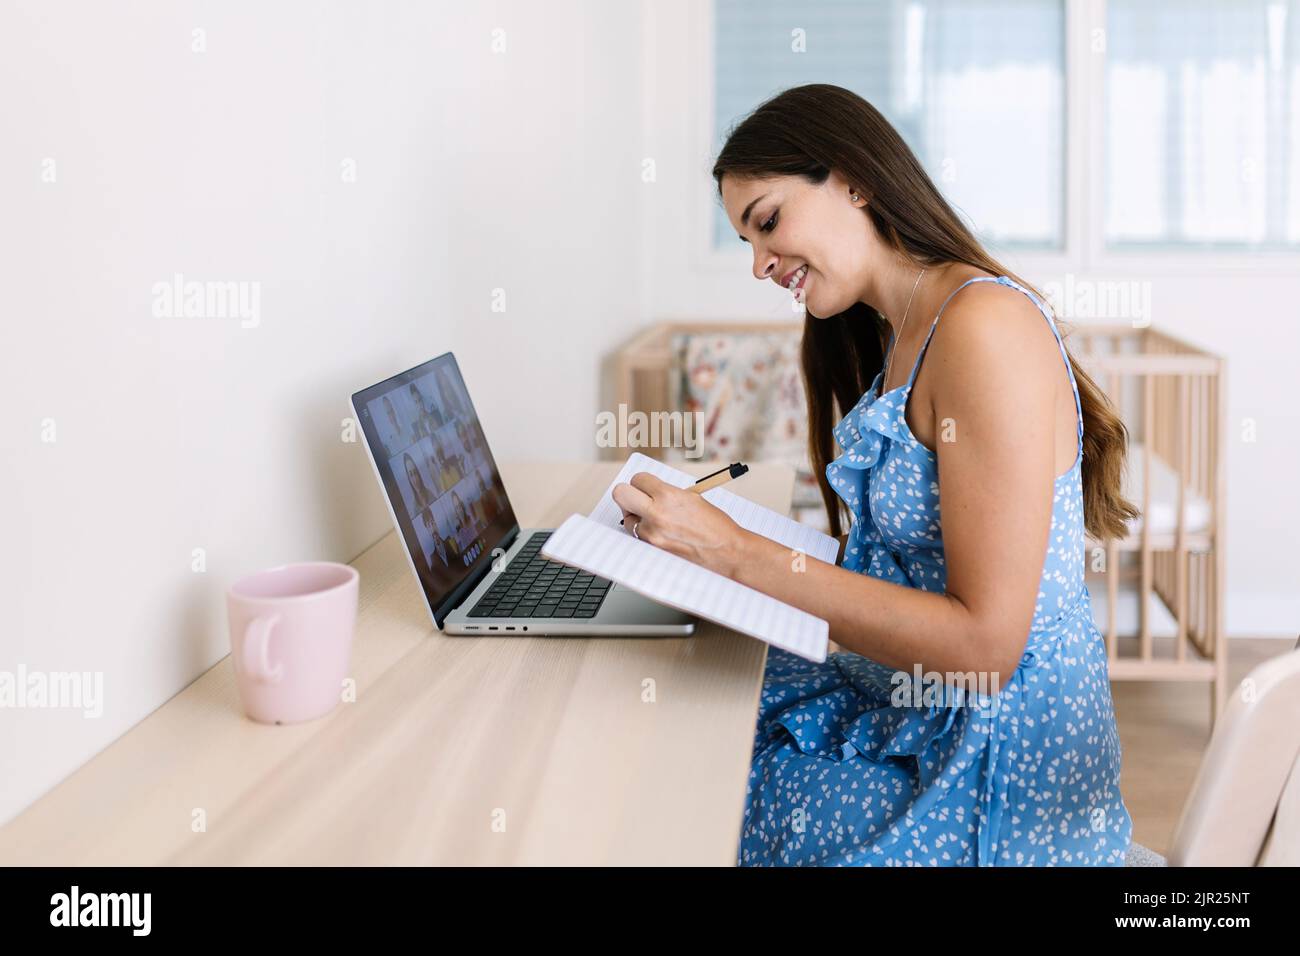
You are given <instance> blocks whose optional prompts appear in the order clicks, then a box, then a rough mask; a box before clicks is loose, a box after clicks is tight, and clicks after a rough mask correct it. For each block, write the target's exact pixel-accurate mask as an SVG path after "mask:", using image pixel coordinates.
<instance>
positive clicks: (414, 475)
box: [402, 452, 435, 517]
mask: <svg viewBox="0 0 1300 956" xmlns="http://www.w3.org/2000/svg"><path fill="white" fill-rule="evenodd" d="M402 462H403V464H404V465H405V467H406V481H407V483H408V484H409V485H410V486H411V499H412V506H411V517H415V516H416V515H417V514H419V513H420V512H421V511H423V510H424V509H425V508H427V507H429V506H430V505H431V504H433V499H434V497H435V495H434V494H433V492H431V491H430V490H429V486H428V485H426V484H425V483H424V476H423V475H422V474H420V468H419V466H418V465H416V463H415V459H414V458H412V457H411V454H410V452H406V453H404V454H403V455H402Z"/></svg>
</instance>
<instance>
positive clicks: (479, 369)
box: [0, 0, 643, 821]
mask: <svg viewBox="0 0 1300 956" xmlns="http://www.w3.org/2000/svg"><path fill="white" fill-rule="evenodd" d="M639 17H640V7H639V4H638V3H636V2H624V3H602V2H597V0H590V2H579V0H547V2H546V3H530V2H524V0H520V2H514V3H495V4H494V3H474V4H459V3H450V2H445V3H443V2H440V3H427V2H422V3H405V4H383V5H380V6H374V5H364V4H356V3H344V2H331V3H324V4H320V3H315V2H311V3H309V2H306V0H300V2H293V3H277V4H256V3H239V4H220V5H204V6H203V7H201V8H197V7H191V6H189V5H186V6H178V5H174V4H169V3H164V2H161V0H156V2H147V3H137V4H132V5H128V6H122V5H116V4H98V3H89V2H86V3H78V4H57V5H56V4H47V3H41V2H18V3H8V4H5V6H4V7H3V10H2V11H0V81H2V82H0V137H3V139H2V140H0V142H2V143H3V148H0V210H2V211H0V262H2V263H3V271H4V275H5V281H4V283H3V288H4V296H5V300H4V305H5V322H4V330H5V339H6V341H5V343H4V347H3V349H0V382H3V389H4V404H5V406H6V408H7V410H8V413H7V414H6V415H5V416H4V417H3V419H0V429H2V430H3V435H4V438H3V443H2V444H3V448H4V459H5V460H4V469H3V473H0V527H2V528H3V530H2V531H0V539H2V540H3V541H4V545H5V547H4V548H3V551H2V552H0V581H3V584H2V585H0V589H2V600H3V606H4V614H5V622H4V625H3V626H4V630H3V632H0V670H5V671H9V672H11V673H12V672H14V671H16V669H17V667H18V665H20V664H21V665H24V666H25V667H26V668H28V669H29V670H45V671H71V670H75V671H102V672H103V673H104V692H105V701H104V712H103V716H102V717H100V718H99V719H97V720H95V719H85V718H83V717H82V716H81V715H80V713H79V712H73V711H66V710H65V711H60V710H37V709H25V710H14V709H0V781H3V786H2V787H0V821H3V820H5V819H7V818H9V817H11V816H12V815H13V814H14V813H16V812H17V811H18V810H19V809H20V808H22V807H23V806H25V805H26V804H27V803H29V802H30V801H31V800H33V799H35V798H36V797H37V796H38V795H39V794H41V793H42V792H44V791H45V790H47V789H48V788H49V787H51V786H52V785H53V784H54V783H56V782H57V781H58V780H59V779H61V778H62V777H63V776H65V775H66V774H67V773H69V772H70V771H71V770H73V769H75V767H76V766H78V765H79V764H80V763H82V762H84V761H85V760H86V759H88V758H89V757H91V756H92V755H93V754H95V753H96V752H97V751H99V750H100V749H102V748H103V747H104V746H105V745H107V744H108V743H109V742H111V741H112V740H113V739H114V738H116V737H117V736H119V735H120V734H122V733H123V732H124V731H126V730H127V729H129V728H130V727H131V726H132V725H133V724H135V723H136V722H138V721H139V720H140V719H141V718H143V717H144V716H145V715H147V714H148V713H149V712H150V711H152V710H153V709H154V708H156V707H157V706H159V705H160V704H161V703H162V702H163V701H165V700H166V699H167V698H168V697H170V696H171V695H173V694H175V693H176V692H177V691H179V690H180V689H181V688H182V687H184V686H185V685H186V684H187V683H189V682H190V681H191V680H193V679H194V678H195V677H197V676H198V675H199V674H201V673H202V672H203V671H204V670H205V669H206V668H207V667H209V666H211V665H212V664H213V663H214V662H216V661H217V660H219V659H220V658H221V657H222V656H223V655H224V654H225V653H226V652H227V650H228V644H227V636H226V632H225V609H224V603H223V602H224V598H223V591H224V588H225V586H226V585H228V584H229V583H230V581H231V580H232V579H233V578H235V577H236V576H238V575H240V574H242V573H244V572H247V571H249V570H252V569H255V568H257V567H261V566H267V565H272V564H276V563H281V562H284V561H289V560H298V559H307V558H328V559H335V560H350V559H351V558H353V557H355V556H356V555H357V554H358V553H360V552H361V551H362V550H364V549H365V548H366V547H367V546H368V545H370V544H371V543H373V542H374V541H375V540H377V539H378V538H379V537H380V536H381V535H383V534H384V533H385V532H386V531H387V529H388V518H387V514H386V512H385V511H384V510H383V506H382V502H381V500H380V498H379V494H378V489H377V486H376V485H375V481H374V478H373V476H372V474H371V472H370V468H369V465H368V463H367V462H366V460H365V455H364V452H363V451H362V449H361V448H360V447H359V446H357V445H353V444H345V443H344V442H342V441H341V440H340V421H341V419H343V418H344V417H345V416H346V415H347V414H348V409H347V398H348V395H349V394H350V393H351V392H352V391H353V390H354V389H355V388H357V387H360V386H363V385H367V384H370V383H372V382H374V381H377V380H379V379H380V378H383V377H385V376H387V375H389V374H391V373H393V372H395V371H398V370H400V369H403V368H406V367H409V366H411V365H414V364H416V363H418V362H420V361H423V360H425V359H427V358H430V357H432V356H433V355H435V354H438V353H440V352H442V351H445V350H447V349H454V350H455V351H456V352H457V355H458V358H459V360H460V362H461V366H462V369H463V370H464V372H465V375H466V378H467V380H468V383H469V386H470V388H471V392H472V394H473V396H474V398H475V400H476V402H477V405H478V409H479V412H480V414H481V416H482V418H483V421H484V426H485V429H486V432H487V434H488V435H489V436H490V439H491V441H492V443H493V447H494V450H495V451H496V453H497V454H498V456H500V457H501V458H529V457H531V458H537V457H554V458H573V457H594V445H593V426H592V422H593V416H594V414H595V410H596V406H597V402H598V390H599V382H598V380H597V376H596V372H595V367H596V356H597V355H598V354H600V353H601V352H604V351H608V350H609V349H610V348H612V347H613V345H614V344H615V343H617V342H618V341H620V340H621V339H623V338H624V337H626V336H627V335H629V334H631V332H632V331H633V330H634V329H635V328H637V327H638V326H639V325H640V324H641V323H642V321H643V315H642V312H641V310H640V308H639V306H638V300H639V297H640V294H641V293H640V289H639V285H638V283H639V282H640V279H641V275H642V273H641V263H640V255H641V248H642V242H641V230H640V229H639V227H638V216H639V213H638V205H637V198H638V193H637V192H636V190H637V188H638V186H639V183H640V179H639V173H640V168H639V163H638V157H639V156H640V154H641V146H640V142H639V138H640V122H641V120H640V111H639V108H638V105H639V103H640V97H641V91H640V82H641V79H640V69H639V66H640V51H641V44H640V38H639V34H638V23H639ZM497 27H501V28H503V29H504V30H505V31H506V34H505V38H506V52H505V53H504V54H495V53H493V52H492V50H491V46H490V45H491V42H492V39H493V37H492V34H491V31H492V30H493V29H494V28H497ZM196 28H198V29H202V30H204V31H206V34H205V39H206V52H203V53H197V52H194V51H193V50H192V43H193V39H194V38H193V35H192V32H191V31H192V30H194V29H196ZM47 157H48V158H52V159H53V160H54V161H55V167H54V170H55V173H56V177H57V178H56V181H55V182H52V183H48V182H43V181H42V172H43V171H44V170H45V169H46V167H45V166H43V161H44V160H45V159H46V158H47ZM347 159H352V160H355V164H356V165H355V169H356V181H355V182H354V183H348V182H344V181H343V176H342V172H343V166H342V164H343V163H344V161H345V160H347ZM175 273H181V274H183V275H184V276H185V277H186V278H187V279H196V280H223V281H225V280H247V281H257V282H260V284H261V319H260V324H259V325H258V326H257V327H255V328H241V327H240V323H239V321H238V320H236V319H215V318H214V319H188V320H187V319H160V318H155V317H154V315H153V313H152V302H153V296H152V287H153V284H154V283H156V282H159V281H169V280H170V279H171V277H172V276H173V275H174V274H175ZM496 288H503V289H504V290H505V292H506V305H507V311H506V312H505V313H504V314H501V313H494V312H492V311H491V308H490V306H491V302H492V290H493V289H496ZM46 419H53V420H54V424H55V427H56V429H57V430H56V439H57V440H56V441H55V442H53V443H45V442H42V440H41V436H42V423H43V422H44V420H46ZM195 548H203V549H205V551H206V555H207V570H206V573H203V574H196V573H194V572H193V571H192V570H191V553H192V550H193V549H195Z"/></svg>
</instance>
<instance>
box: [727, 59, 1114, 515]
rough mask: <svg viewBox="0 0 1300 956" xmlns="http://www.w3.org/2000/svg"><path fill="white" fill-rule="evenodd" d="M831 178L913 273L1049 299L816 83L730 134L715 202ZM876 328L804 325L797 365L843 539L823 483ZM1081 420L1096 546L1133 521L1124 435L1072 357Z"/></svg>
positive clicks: (843, 316)
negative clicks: (855, 199) (935, 271)
mask: <svg viewBox="0 0 1300 956" xmlns="http://www.w3.org/2000/svg"><path fill="white" fill-rule="evenodd" d="M832 169H833V170H836V171H837V172H838V173H839V174H840V175H841V176H842V177H843V178H844V179H845V180H847V181H848V182H849V183H851V184H852V185H853V186H854V187H856V188H857V189H859V190H862V191H863V193H864V195H865V196H866V197H867V198H868V202H867V206H866V210H867V214H868V215H869V216H870V217H871V221H872V223H873V224H874V225H875V227H876V231H877V232H878V233H879V235H880V236H881V238H882V239H883V240H884V241H885V242H886V243H887V244H888V245H889V246H890V247H891V248H893V249H894V250H895V251H897V252H900V253H902V254H903V255H904V256H906V257H908V258H909V259H911V260H912V261H913V262H915V263H916V264H918V265H926V266H938V265H942V264H945V263H949V262H962V263H965V264H967V265H970V266H974V267H976V268H978V269H983V270H984V271H986V272H989V273H992V274H993V275H995V276H998V275H1005V276H1007V277H1009V278H1011V279H1013V280H1014V281H1016V282H1018V283H1019V284H1020V285H1022V286H1024V287H1025V288H1027V289H1029V290H1031V291H1032V292H1034V294H1035V295H1037V296H1038V298H1039V299H1040V300H1042V302H1043V304H1044V306H1046V307H1047V308H1049V309H1050V308H1051V305H1050V303H1048V301H1047V299H1046V298H1045V297H1044V296H1043V295H1042V294H1041V293H1039V292H1038V290H1037V289H1035V288H1034V287H1033V286H1032V285H1030V284H1029V283H1028V282H1026V281H1024V280H1023V279H1021V278H1020V277H1019V276H1017V275H1015V274H1014V273H1011V272H1008V271H1007V270H1006V268H1004V267H1003V266H1002V265H1001V264H1000V263H999V262H998V261H997V260H995V259H994V258H993V257H992V256H990V255H989V254H988V253H987V252H986V251H985V250H984V249H983V247H982V246H981V245H980V244H979V242H978V241H977V240H976V239H975V237H974V236H973V235H972V234H971V232H970V230H969V229H967V228H966V226H965V224H964V223H963V222H962V221H961V219H960V218H959V217H958V216H957V214H956V213H955V212H953V210H952V207H951V206H949V205H948V203H947V202H946V201H945V200H944V198H943V196H942V195H940V193H939V190H938V189H936V188H935V186H934V183H933V182H931V181H930V177H929V176H928V175H927V174H926V172H925V169H924V167H922V166H921V164H920V163H919V162H918V161H917V159H916V156H915V155H913V153H912V151H911V149H909V148H908V146H907V144H906V143H905V142H903V139H902V137H901V136H899V135H898V132H897V131H896V130H895V129H894V127H893V126H891V125H890V124H889V122H888V121H887V120H886V119H885V118H884V117H883V116H881V115H880V113H879V112H878V111H877V110H876V109H875V107H873V106H872V105H871V104H870V103H868V102H867V101H866V100H864V99H863V98H862V97H860V96H858V95H857V94H856V93H853V92H851V91H849V90H846V89H843V88H842V87H838V86H831V85H828V84H824V83H813V84H810V85H807V86H797V87H794V88H793V89H789V90H786V91H785V92H784V93H780V94H778V95H777V96H775V97H773V98H772V99H770V100H768V101H767V102H766V103H763V104H762V105H761V106H759V107H758V108H757V109H756V110H755V111H754V112H753V113H751V114H750V115H749V116H747V117H746V118H745V119H744V120H743V121H742V122H741V123H740V124H739V125H737V126H736V127H735V128H734V129H733V130H732V131H731V133H730V135H729V136H728V137H727V142H726V145H725V146H723V148H722V152H721V153H719V154H718V159H717V162H715V163H714V165H713V178H714V180H715V181H716V182H717V185H718V192H719V195H720V194H721V192H722V177H723V176H724V175H725V174H728V173H730V174H732V175H733V176H737V177H741V178H750V177H767V176H778V175H785V176H802V177H804V178H805V179H806V180H807V181H808V182H810V183H812V184H813V185H815V186H819V185H821V184H822V183H824V182H825V181H826V179H827V177H828V176H829V175H830V172H831V170H832ZM888 328H889V326H888V323H887V322H886V320H885V318H884V317H883V316H882V315H881V314H880V313H879V312H877V311H876V310H875V309H873V308H871V307H870V306H867V305H863V304H862V303H855V304H854V305H853V306H851V307H850V308H848V309H846V310H845V311H843V312H841V313H839V314H837V315H834V316H830V317H828V318H816V317H814V316H813V315H811V314H808V315H807V317H806V318H805V320H804V332H803V347H802V357H801V364H802V366H803V379H804V386H805V389H806V391H807V396H808V454H809V458H810V460H811V462H812V466H813V470H814V473H815V474H816V476H817V481H818V484H819V485H820V487H821V493H822V500H823V501H824V502H825V504H826V513H827V517H828V519H829V523H830V529H831V534H833V535H836V536H838V535H839V534H840V533H841V530H842V527H843V525H842V519H841V502H840V501H839V498H838V496H836V494H835V493H834V492H833V491H832V490H831V487H830V484H829V483H828V482H827V480H826V465H827V463H828V462H829V461H830V460H831V459H832V458H833V457H834V436H833V434H832V433H831V429H832V428H833V426H834V425H835V423H836V422H837V421H839V419H840V418H841V417H843V416H844V415H845V414H847V413H848V411H849V409H851V408H852V407H853V406H854V405H855V404H856V403H857V402H858V400H859V399H860V398H861V397H862V395H863V394H864V393H865V392H866V390H867V389H868V388H869V387H870V386H871V382H872V381H873V380H874V378H875V376H876V373H877V372H878V371H880V369H881V367H882V366H883V364H884V351H885V344H886V341H887V334H888ZM1066 354H1067V355H1068V356H1069V360H1070V366H1071V367H1072V368H1073V370H1074V378H1075V382H1076V383H1077V385H1078V388H1079V405H1080V408H1081V409H1082V411H1083V462H1082V470H1083V507H1084V524H1085V526H1086V528H1087V530H1088V532H1089V533H1090V534H1091V535H1092V536H1093V537H1094V538H1097V539H1099V540H1106V539H1107V538H1120V537H1124V536H1125V534H1126V533H1127V523H1128V521H1129V520H1130V519H1131V518H1133V517H1135V516H1136V515H1137V514H1138V511H1137V509H1136V508H1134V507H1133V505H1132V504H1130V503H1129V502H1128V501H1126V500H1125V499H1124V497H1123V496H1122V494H1121V492H1120V487H1121V479H1122V476H1123V468H1124V455H1125V451H1126V447H1127V442H1128V432H1127V430H1126V429H1125V427H1124V423H1123V422H1122V421H1121V420H1120V418H1119V416H1118V415H1116V414H1115V411H1114V409H1113V407H1112V406H1111V403H1110V401H1109V400H1108V399H1107V397H1106V393H1105V392H1103V391H1102V390H1101V389H1100V388H1098V386H1097V384H1096V383H1095V382H1094V381H1093V380H1092V378H1091V377H1090V376H1089V375H1088V373H1087V372H1085V371H1084V370H1083V369H1082V368H1081V367H1080V366H1079V363H1078V362H1076V361H1075V359H1074V356H1073V355H1071V354H1070V353H1069V349H1068V347H1067V349H1066Z"/></svg>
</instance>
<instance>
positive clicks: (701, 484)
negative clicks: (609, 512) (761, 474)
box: [618, 461, 749, 524]
mask: <svg viewBox="0 0 1300 956" xmlns="http://www.w3.org/2000/svg"><path fill="white" fill-rule="evenodd" d="M747 471H749V466H748V465H745V464H741V463H740V462H738V461H734V462H732V463H731V464H730V465H728V466H727V467H726V468H719V469H718V470H717V471H715V472H713V473H712V474H708V475H705V476H704V477H703V478H701V479H699V480H698V481H696V482H695V484H693V485H688V486H687V487H686V489H685V490H686V491H693V492H695V493H696V494H697V495H702V494H704V492H706V491H708V490H709V489H710V488H716V487H718V485H725V484H726V483H727V482H729V481H731V480H732V479H733V478H739V477H740V476H741V475H743V474H745V472H747ZM618 523H619V524H622V523H623V521H622V519H619V522H618Z"/></svg>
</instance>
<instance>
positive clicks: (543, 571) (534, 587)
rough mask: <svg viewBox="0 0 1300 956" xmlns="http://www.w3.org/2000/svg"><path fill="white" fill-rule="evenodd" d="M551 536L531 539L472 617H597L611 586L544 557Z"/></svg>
mask: <svg viewBox="0 0 1300 956" xmlns="http://www.w3.org/2000/svg"><path fill="white" fill-rule="evenodd" d="M550 536H551V532H549V531H539V532H537V533H535V534H534V535H533V536H532V537H531V538H529V539H528V540H527V541H526V542H525V543H524V546H523V547H522V548H520V549H519V553H518V554H516V555H515V556H514V557H513V558H511V559H510V562H509V563H508V564H507V565H506V569H505V570H504V571H503V572H501V575H500V576H499V577H498V578H497V579H496V580H495V581H493V582H492V586H491V587H489V588H488V589H487V591H486V592H484V594H483V596H482V597H481V598H479V600H478V603H477V604H475V605H474V607H473V609H472V610H471V611H470V612H469V616H470V617H512V618H518V617H571V618H586V617H595V616H596V612H597V611H598V610H600V605H601V604H602V603H603V602H604V600H605V595H607V594H608V593H609V588H610V582H609V581H607V580H606V579H605V578H599V577H596V576H595V575H594V574H588V573H587V572H586V571H579V570H578V569H577V568H571V567H569V566H568V565H566V564H560V563H559V562H556V561H550V560H547V559H546V558H544V557H542V555H541V548H542V545H543V544H544V543H545V542H546V539H547V538H549V537H550Z"/></svg>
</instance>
